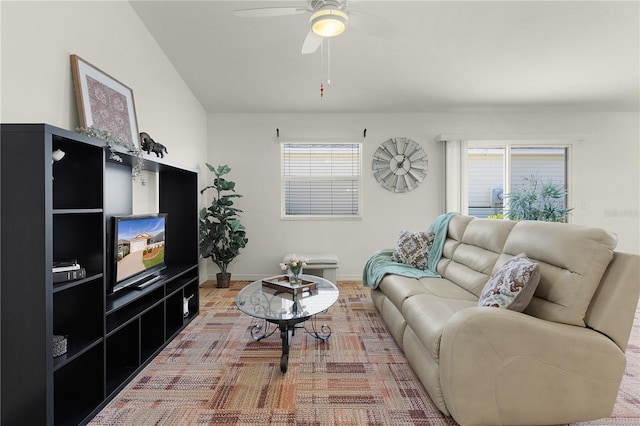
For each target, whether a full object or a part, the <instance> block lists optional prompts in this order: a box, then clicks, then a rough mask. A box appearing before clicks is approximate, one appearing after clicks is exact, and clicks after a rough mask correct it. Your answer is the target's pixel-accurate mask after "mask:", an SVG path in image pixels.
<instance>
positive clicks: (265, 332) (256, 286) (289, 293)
mask: <svg viewBox="0 0 640 426" xmlns="http://www.w3.org/2000/svg"><path fill="white" fill-rule="evenodd" d="M302 280H303V282H302V285H300V286H297V287H295V286H291V285H289V283H288V281H286V280H285V279H284V278H283V276H276V277H270V278H265V279H262V280H258V281H254V282H252V283H251V284H249V285H247V286H246V287H244V288H243V289H242V290H240V292H239V293H238V295H237V296H236V306H237V307H238V309H240V310H241V311H242V312H244V313H245V314H247V315H250V316H252V317H254V318H258V319H261V320H263V322H262V323H261V324H256V325H254V326H253V328H252V329H251V337H252V338H253V339H254V340H262V339H264V338H266V337H269V336H271V335H272V334H274V333H275V332H276V330H280V338H281V339H282V356H281V357H280V371H282V372H283V373H286V372H287V366H288V364H289V344H290V342H291V338H292V337H293V336H294V335H295V330H296V328H299V329H303V330H304V331H305V332H307V333H308V334H310V335H311V336H313V337H315V338H316V339H320V340H323V341H325V340H327V339H328V338H329V336H331V327H329V325H327V324H322V325H320V326H319V327H318V325H317V324H316V317H315V315H316V314H319V313H320V312H325V311H327V309H329V308H330V307H331V306H332V305H333V304H334V303H336V300H338V296H339V295H340V292H339V291H338V287H336V286H335V284H333V283H332V282H331V281H328V280H326V279H324V278H322V277H316V276H314V275H304V274H303V275H302ZM307 320H310V321H309V323H310V324H309V327H310V328H308V327H307V324H306V321H307ZM299 323H305V324H304V325H302V326H296V324H299ZM270 324H276V325H277V327H273V329H271V327H270Z"/></svg>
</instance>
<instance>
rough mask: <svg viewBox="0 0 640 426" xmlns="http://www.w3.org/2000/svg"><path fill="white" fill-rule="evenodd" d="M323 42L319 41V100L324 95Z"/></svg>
mask: <svg viewBox="0 0 640 426" xmlns="http://www.w3.org/2000/svg"><path fill="white" fill-rule="evenodd" d="M323 74H324V43H320V100H322V98H323V97H324V78H322V75H323Z"/></svg>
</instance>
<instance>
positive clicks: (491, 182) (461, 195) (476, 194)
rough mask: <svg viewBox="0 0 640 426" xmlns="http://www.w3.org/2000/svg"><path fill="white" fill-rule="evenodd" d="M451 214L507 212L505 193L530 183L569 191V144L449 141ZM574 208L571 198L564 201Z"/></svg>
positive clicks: (447, 151)
mask: <svg viewBox="0 0 640 426" xmlns="http://www.w3.org/2000/svg"><path fill="white" fill-rule="evenodd" d="M446 143H447V147H446V148H445V152H446V158H447V160H446V166H447V169H449V170H448V171H447V181H446V185H447V190H446V194H447V209H448V210H451V211H459V212H461V213H464V214H468V215H470V216H476V217H488V216H494V215H500V214H503V213H504V210H505V208H506V205H505V203H508V199H506V200H505V199H504V198H503V196H504V194H512V193H514V191H516V190H517V189H518V188H520V187H522V185H523V184H525V183H526V182H527V181H529V180H531V179H532V178H533V179H536V180H537V181H538V182H540V183H547V182H551V183H553V184H554V185H556V186H558V187H559V188H562V189H563V190H567V193H568V189H569V164H570V163H569V153H570V143H568V141H550V142H544V141H540V142H539V143H538V142H533V143H532V142H531V141H527V142H518V141H507V142H505V141H447V142H446ZM560 204H561V207H562V208H564V206H566V205H568V195H567V196H565V197H564V198H563V199H562V200H560Z"/></svg>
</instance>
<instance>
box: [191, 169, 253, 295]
mask: <svg viewBox="0 0 640 426" xmlns="http://www.w3.org/2000/svg"><path fill="white" fill-rule="evenodd" d="M207 168H208V169H209V170H210V171H211V172H213V173H214V174H215V178H214V179H213V185H209V186H206V187H205V188H204V189H202V190H201V191H200V194H204V193H205V192H207V191H208V190H210V189H213V190H214V191H215V194H214V196H213V200H212V201H211V204H210V205H209V207H206V208H203V209H202V210H201V211H200V220H199V222H200V224H199V227H200V255H201V256H202V257H203V258H211V260H212V261H213V263H215V264H216V265H217V266H218V268H220V274H224V275H226V274H227V267H228V266H229V263H230V262H231V261H232V260H233V259H235V258H236V257H237V256H238V255H239V254H240V249H242V248H244V247H245V246H246V245H247V242H248V241H249V240H248V239H247V233H246V230H245V228H244V226H243V225H242V224H241V223H240V216H239V214H240V213H242V210H240V209H238V208H236V207H234V205H233V201H234V198H240V197H242V195H240V194H237V193H236V192H235V187H236V184H235V182H232V181H230V180H227V179H225V178H224V176H225V175H227V174H229V172H230V171H231V168H230V167H229V166H227V165H226V164H225V165H222V166H218V167H217V168H215V167H213V166H212V165H211V164H208V163H207ZM218 279H219V282H218V284H220V278H218ZM227 279H228V278H227Z"/></svg>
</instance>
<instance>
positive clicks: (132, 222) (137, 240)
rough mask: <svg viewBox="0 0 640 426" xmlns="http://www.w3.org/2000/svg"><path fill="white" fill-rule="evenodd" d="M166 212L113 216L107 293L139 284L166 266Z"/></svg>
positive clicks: (153, 276)
mask: <svg viewBox="0 0 640 426" xmlns="http://www.w3.org/2000/svg"><path fill="white" fill-rule="evenodd" d="M166 230H167V214H166V213H158V214H146V215H135V216H113V217H112V231H113V232H112V239H111V256H110V257H111V260H112V268H111V279H110V280H109V281H110V282H111V286H110V287H111V288H110V289H109V290H110V291H109V292H110V293H114V292H116V291H118V290H122V289H123V288H126V287H131V288H142V287H145V286H146V285H148V284H151V282H152V281H153V280H155V279H156V278H158V276H159V272H160V271H161V270H162V269H164V268H165V267H166V265H165V262H164V255H165V250H166V245H167V242H166V237H165V235H166Z"/></svg>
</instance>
